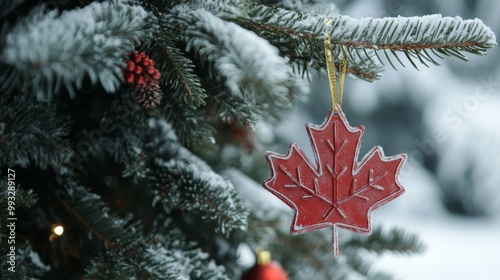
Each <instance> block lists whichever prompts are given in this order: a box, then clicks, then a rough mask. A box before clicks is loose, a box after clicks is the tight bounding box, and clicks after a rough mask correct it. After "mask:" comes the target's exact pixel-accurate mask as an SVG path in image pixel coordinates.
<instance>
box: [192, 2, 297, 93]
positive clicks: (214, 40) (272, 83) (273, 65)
mask: <svg viewBox="0 0 500 280" xmlns="http://www.w3.org/2000/svg"><path fill="white" fill-rule="evenodd" d="M189 16H190V18H191V19H192V24H190V25H189V26H188V28H187V30H186V34H185V36H186V39H187V49H188V50H195V51H197V52H198V53H199V54H200V55H202V56H204V57H206V59H208V60H210V61H212V62H213V67H214V69H215V70H216V71H217V73H218V74H219V75H220V76H221V77H223V78H224V83H225V85H226V86H227V87H228V88H229V89H230V90H231V92H232V93H233V94H235V95H240V96H241V95H242V94H243V92H242V87H243V88H251V89H265V91H266V92H269V91H271V90H272V92H273V93H274V94H275V95H276V96H283V95H286V94H288V91H289V89H288V87H287V86H286V85H287V84H288V82H289V80H290V72H291V68H290V67H289V66H288V64H287V63H286V61H285V59H284V58H282V57H280V56H279V53H278V50H277V49H276V48H275V47H273V46H271V45H270V44H269V42H267V41H266V40H264V39H262V38H260V37H259V36H257V35H256V34H255V33H253V32H250V31H248V30H245V29H243V28H241V27H240V26H238V25H236V24H234V23H230V22H226V21H224V20H222V19H220V18H218V17H217V16H215V15H213V14H212V13H210V12H208V11H205V10H196V11H194V12H192V13H190V14H189Z"/></svg>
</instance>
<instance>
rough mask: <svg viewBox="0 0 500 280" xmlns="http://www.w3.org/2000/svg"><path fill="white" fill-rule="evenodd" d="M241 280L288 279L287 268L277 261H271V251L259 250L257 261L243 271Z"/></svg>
mask: <svg viewBox="0 0 500 280" xmlns="http://www.w3.org/2000/svg"><path fill="white" fill-rule="evenodd" d="M241 280H288V275H287V274H286V272H285V270H284V269H283V268H282V267H281V265H279V264H278V263H277V262H274V261H271V254H270V253H269V251H261V250H258V251H257V263H256V264H255V265H254V266H253V267H252V268H250V269H249V270H248V271H247V272H245V273H243V275H242V276H241Z"/></svg>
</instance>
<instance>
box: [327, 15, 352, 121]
mask: <svg viewBox="0 0 500 280" xmlns="http://www.w3.org/2000/svg"><path fill="white" fill-rule="evenodd" d="M329 24H330V20H327V21H326V22H325V27H328V25H329ZM326 29H327V31H326V34H325V40H324V42H323V44H324V47H325V60H326V71H327V74H328V83H329V84H330V95H331V97H332V108H333V111H334V112H338V107H341V106H342V98H343V97H344V80H345V74H346V70H347V56H346V54H345V50H344V46H342V57H341V58H340V67H339V85H338V86H337V73H336V72H337V68H336V66H335V58H334V57H333V53H332V49H331V45H330V44H331V43H330V34H329V33H328V28H326Z"/></svg>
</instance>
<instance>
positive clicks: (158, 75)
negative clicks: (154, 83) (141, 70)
mask: <svg viewBox="0 0 500 280" xmlns="http://www.w3.org/2000/svg"><path fill="white" fill-rule="evenodd" d="M153 78H154V79H155V80H159V79H160V71H158V70H156V69H155V73H154V75H153Z"/></svg>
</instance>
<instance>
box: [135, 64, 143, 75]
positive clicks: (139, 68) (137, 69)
mask: <svg viewBox="0 0 500 280" xmlns="http://www.w3.org/2000/svg"><path fill="white" fill-rule="evenodd" d="M134 73H136V74H137V75H139V74H141V73H142V67H141V66H137V67H136V68H135V70H134Z"/></svg>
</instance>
